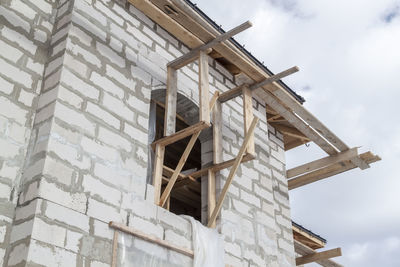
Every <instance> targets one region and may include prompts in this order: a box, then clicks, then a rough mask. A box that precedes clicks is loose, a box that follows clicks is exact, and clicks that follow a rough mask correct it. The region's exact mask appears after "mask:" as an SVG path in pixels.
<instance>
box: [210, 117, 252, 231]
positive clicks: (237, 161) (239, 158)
mask: <svg viewBox="0 0 400 267" xmlns="http://www.w3.org/2000/svg"><path fill="white" fill-rule="evenodd" d="M258 120H259V119H258V118H257V117H254V119H253V121H252V122H251V125H250V128H249V130H248V132H247V135H246V137H245V139H244V140H243V144H242V146H241V147H240V150H239V153H238V155H237V157H236V159H235V162H234V164H233V165H232V168H231V170H230V171H229V175H228V178H227V179H226V182H225V185H224V188H222V192H221V194H220V196H219V198H218V202H217V205H216V207H215V209H214V211H213V213H212V215H211V218H210V220H209V221H208V227H210V226H211V225H213V224H214V222H215V220H216V219H217V216H218V214H219V212H220V211H221V208H222V203H223V202H224V200H225V197H226V194H227V193H228V189H229V186H230V185H231V183H232V180H233V177H234V176H235V174H236V171H237V168H238V167H239V164H240V162H241V161H242V158H243V156H244V152H245V151H246V148H247V145H248V144H249V141H250V138H251V136H252V135H253V133H254V129H255V128H256V125H257V122H258Z"/></svg>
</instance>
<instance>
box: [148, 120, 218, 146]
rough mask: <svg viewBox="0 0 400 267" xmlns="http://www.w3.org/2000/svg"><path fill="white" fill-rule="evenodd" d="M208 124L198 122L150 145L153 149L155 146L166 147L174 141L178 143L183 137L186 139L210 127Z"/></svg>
mask: <svg viewBox="0 0 400 267" xmlns="http://www.w3.org/2000/svg"><path fill="white" fill-rule="evenodd" d="M210 126H211V124H210V123H206V122H204V121H200V122H198V123H196V124H194V125H191V126H189V127H187V128H185V129H183V130H180V131H179V132H176V133H174V134H171V135H170V136H166V137H163V138H160V139H158V140H157V141H154V142H153V143H152V144H151V145H152V146H153V147H154V146H156V145H158V144H159V145H162V146H167V145H170V144H172V143H175V142H176V141H179V140H181V139H183V138H185V137H188V136H190V135H192V134H194V133H196V132H198V131H201V130H203V129H205V128H208V127H210Z"/></svg>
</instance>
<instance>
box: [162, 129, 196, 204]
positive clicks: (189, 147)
mask: <svg viewBox="0 0 400 267" xmlns="http://www.w3.org/2000/svg"><path fill="white" fill-rule="evenodd" d="M200 133H201V130H198V131H197V132H195V133H194V134H193V135H192V137H191V138H190V141H189V143H188V145H187V146H186V148H185V151H184V152H183V154H182V156H181V158H180V160H179V162H178V165H177V166H176V168H175V171H174V173H173V174H172V176H171V178H170V179H169V182H168V184H167V187H166V188H165V190H164V192H163V193H162V195H161V198H160V203H159V205H160V206H161V207H163V206H164V204H165V202H166V201H167V199H168V197H169V195H170V193H171V190H172V188H173V187H174V184H175V182H176V179H177V178H178V175H179V174H180V173H181V171H182V168H183V166H184V165H185V163H186V160H187V158H188V157H189V154H190V151H192V148H193V146H194V144H195V143H196V140H197V138H198V137H199V135H200Z"/></svg>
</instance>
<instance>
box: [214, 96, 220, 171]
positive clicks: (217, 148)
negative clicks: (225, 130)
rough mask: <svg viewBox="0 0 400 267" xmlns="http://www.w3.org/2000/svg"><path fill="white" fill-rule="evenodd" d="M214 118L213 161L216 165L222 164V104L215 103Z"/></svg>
mask: <svg viewBox="0 0 400 267" xmlns="http://www.w3.org/2000/svg"><path fill="white" fill-rule="evenodd" d="M212 116H213V161H214V164H218V163H221V162H222V134H221V133H222V104H221V102H219V101H218V100H217V101H216V102H215V105H214V109H213V112H212Z"/></svg>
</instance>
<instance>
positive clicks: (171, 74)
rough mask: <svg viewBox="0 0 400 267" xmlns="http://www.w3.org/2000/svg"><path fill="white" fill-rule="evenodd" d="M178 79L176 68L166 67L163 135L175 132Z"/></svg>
mask: <svg viewBox="0 0 400 267" xmlns="http://www.w3.org/2000/svg"><path fill="white" fill-rule="evenodd" d="M177 91H178V79H177V73H176V69H173V68H171V67H168V68H167V92H166V95H165V115H164V136H169V135H171V134H173V133H175V123H176V100H177Z"/></svg>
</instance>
